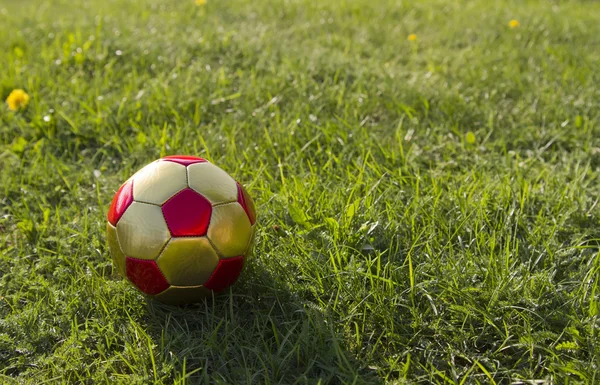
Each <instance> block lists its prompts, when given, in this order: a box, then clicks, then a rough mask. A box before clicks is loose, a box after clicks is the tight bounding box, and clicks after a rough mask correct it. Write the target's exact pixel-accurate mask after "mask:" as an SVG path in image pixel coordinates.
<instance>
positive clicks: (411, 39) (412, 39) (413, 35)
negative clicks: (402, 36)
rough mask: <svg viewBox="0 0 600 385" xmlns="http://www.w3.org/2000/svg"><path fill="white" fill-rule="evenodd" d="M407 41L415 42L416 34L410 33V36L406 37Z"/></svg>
mask: <svg viewBox="0 0 600 385" xmlns="http://www.w3.org/2000/svg"><path fill="white" fill-rule="evenodd" d="M407 39H408V40H409V41H415V40H417V34H416V33H411V34H410V35H408V37H407Z"/></svg>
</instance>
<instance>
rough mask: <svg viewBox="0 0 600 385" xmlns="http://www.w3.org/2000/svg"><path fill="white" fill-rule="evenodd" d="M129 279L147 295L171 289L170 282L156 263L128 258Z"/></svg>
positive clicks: (126, 263) (126, 267)
mask: <svg viewBox="0 0 600 385" xmlns="http://www.w3.org/2000/svg"><path fill="white" fill-rule="evenodd" d="M125 270H126V271H127V278H129V280H130V281H131V282H133V284H134V285H135V286H137V287H138V289H140V290H141V291H143V292H144V293H146V294H150V295H154V294H158V293H161V292H163V291H165V290H167V289H168V288H169V282H167V280H166V279H165V276H164V275H163V273H161V271H160V269H159V268H158V266H157V265H156V262H154V261H147V260H144V259H135V258H130V257H127V259H126V260H125Z"/></svg>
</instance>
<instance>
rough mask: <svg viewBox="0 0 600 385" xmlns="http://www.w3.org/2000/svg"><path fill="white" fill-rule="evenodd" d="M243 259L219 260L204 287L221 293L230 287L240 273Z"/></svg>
mask: <svg viewBox="0 0 600 385" xmlns="http://www.w3.org/2000/svg"><path fill="white" fill-rule="evenodd" d="M242 267H244V257H235V258H227V259H221V260H220V261H219V264H218V265H217V267H216V268H215V271H213V273H212V275H211V276H210V278H209V279H208V281H206V283H205V284H204V287H205V288H207V289H210V290H214V291H222V290H225V289H226V288H227V287H229V286H231V284H233V283H234V282H235V281H236V280H237V279H238V277H239V276H240V273H241V272H242Z"/></svg>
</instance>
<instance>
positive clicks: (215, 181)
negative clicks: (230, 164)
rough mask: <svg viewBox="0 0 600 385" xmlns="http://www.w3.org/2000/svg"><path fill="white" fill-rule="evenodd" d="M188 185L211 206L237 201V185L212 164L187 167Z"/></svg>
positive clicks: (206, 163) (196, 164) (205, 163)
mask: <svg viewBox="0 0 600 385" xmlns="http://www.w3.org/2000/svg"><path fill="white" fill-rule="evenodd" d="M188 184H189V186H190V187H191V188H192V189H194V190H196V192H198V193H199V194H202V195H203V196H204V197H205V198H206V199H208V200H209V201H210V203H212V204H213V205H216V204H220V203H226V202H235V201H237V185H236V184H235V181H234V180H233V178H232V177H231V176H229V174H227V173H226V172H225V171H223V170H222V169H221V168H219V167H218V166H215V165H214V164H212V163H209V162H204V163H195V164H191V165H189V166H188Z"/></svg>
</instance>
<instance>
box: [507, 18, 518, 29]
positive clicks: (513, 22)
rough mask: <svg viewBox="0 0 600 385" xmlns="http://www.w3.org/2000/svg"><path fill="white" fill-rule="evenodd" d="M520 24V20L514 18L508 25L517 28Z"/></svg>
mask: <svg viewBox="0 0 600 385" xmlns="http://www.w3.org/2000/svg"><path fill="white" fill-rule="evenodd" d="M519 25H520V24H519V21H518V20H515V19H512V20H511V21H509V22H508V26H509V27H510V28H517V27H518V26H519Z"/></svg>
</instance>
